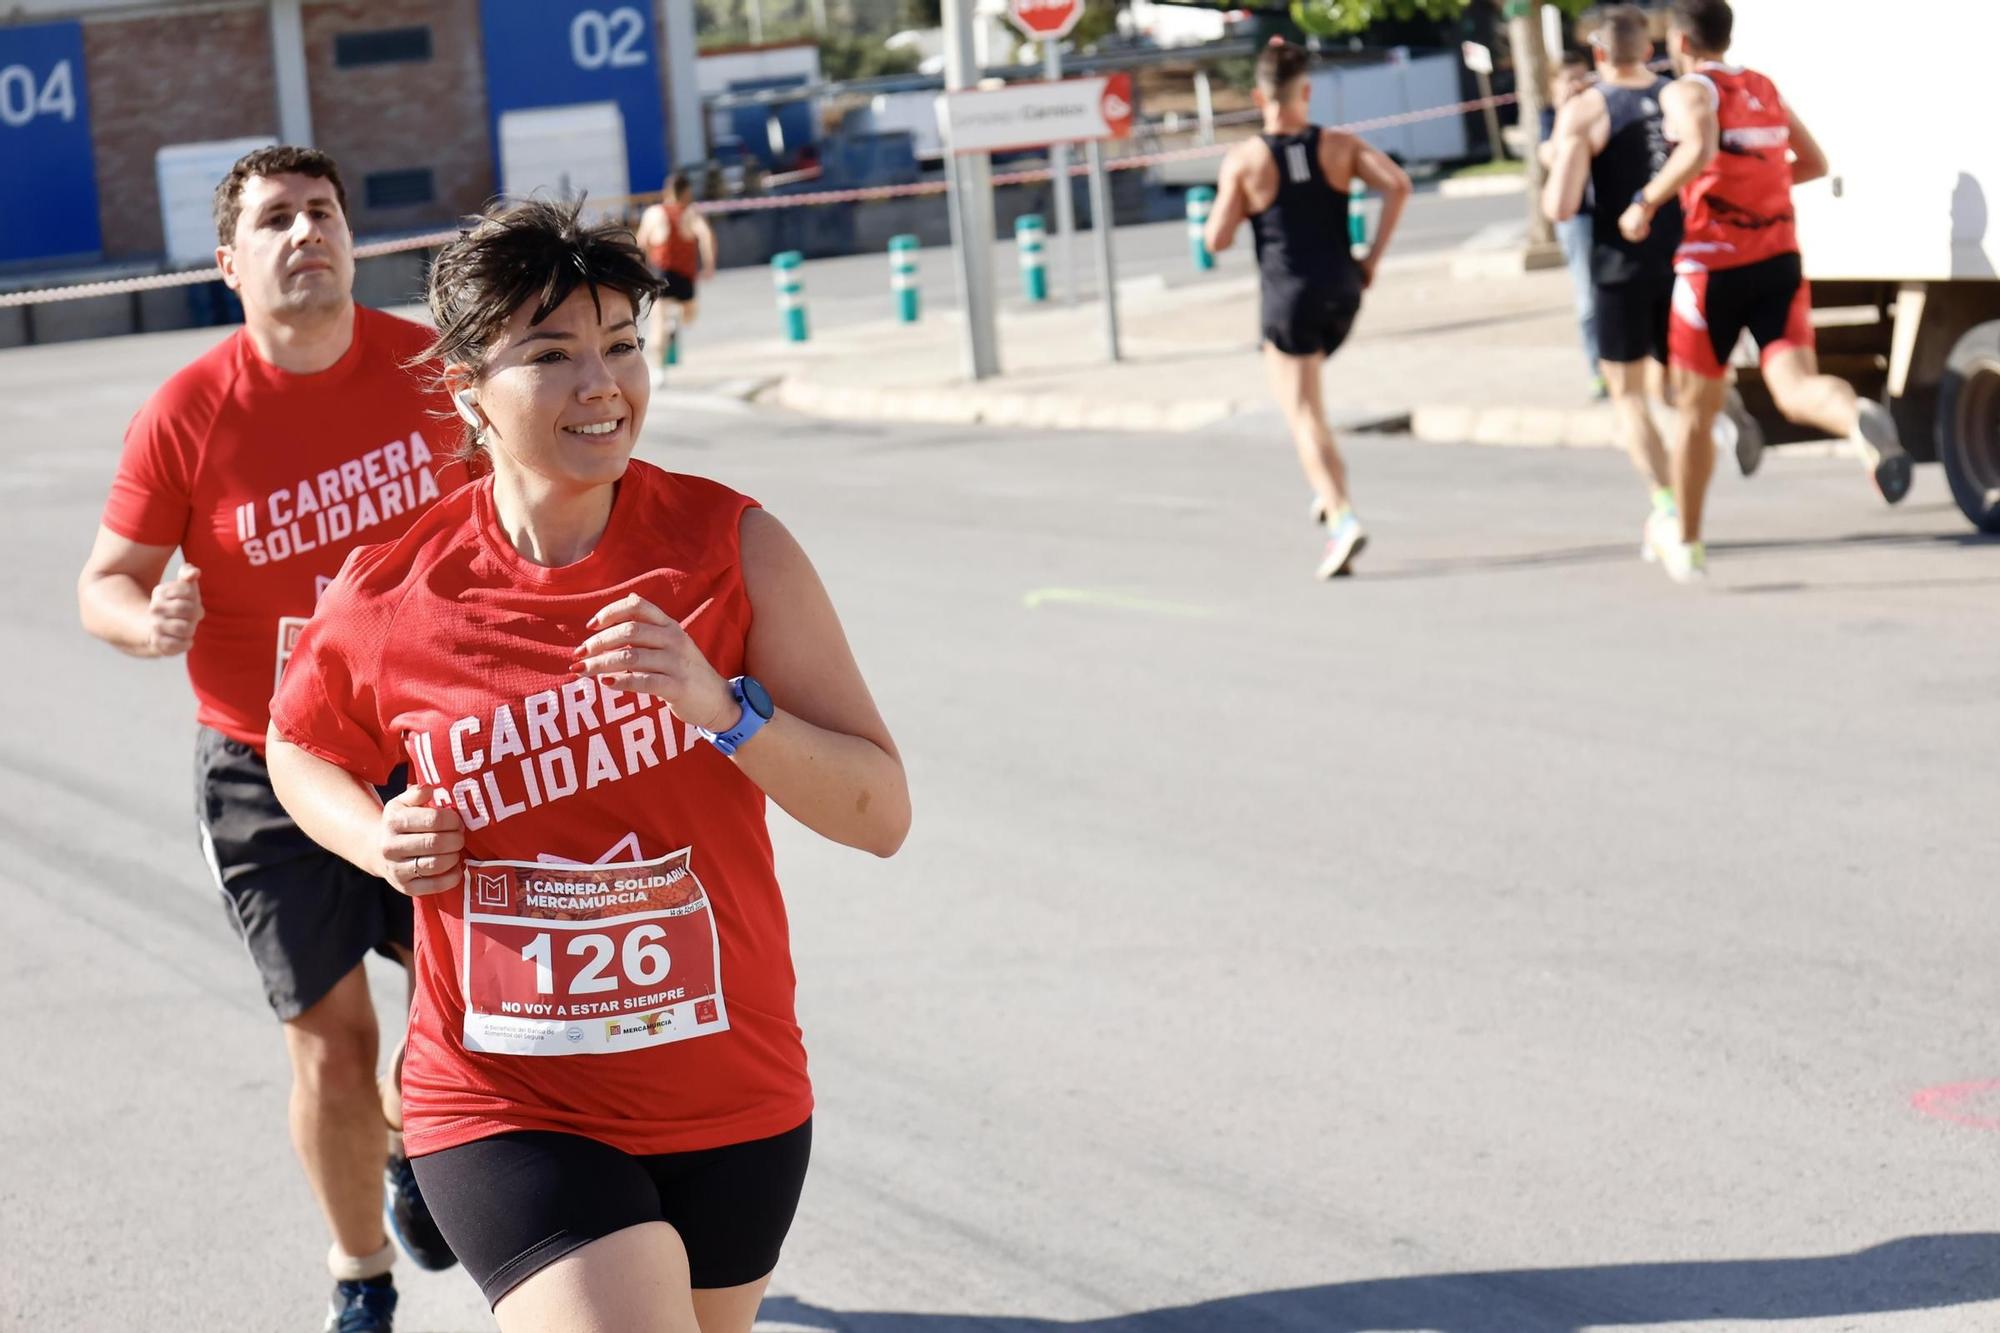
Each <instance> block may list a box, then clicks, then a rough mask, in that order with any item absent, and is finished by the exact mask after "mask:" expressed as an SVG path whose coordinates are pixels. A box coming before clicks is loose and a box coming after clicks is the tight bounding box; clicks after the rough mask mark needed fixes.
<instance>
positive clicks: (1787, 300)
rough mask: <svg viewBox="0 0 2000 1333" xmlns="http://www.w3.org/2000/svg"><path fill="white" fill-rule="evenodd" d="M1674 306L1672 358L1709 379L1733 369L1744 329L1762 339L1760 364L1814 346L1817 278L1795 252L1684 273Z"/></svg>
mask: <svg viewBox="0 0 2000 1333" xmlns="http://www.w3.org/2000/svg"><path fill="white" fill-rule="evenodd" d="M1673 311H1674V319H1673V332H1672V334H1671V340H1672V344H1673V347H1672V351H1673V364H1674V365H1676V366H1680V367H1682V368H1683V369H1686V370H1690V371H1693V372H1694V373H1695V374H1697V375H1700V376H1701V377H1702V378H1704V379H1711V380H1719V379H1721V378H1722V377H1723V376H1724V375H1725V374H1727V373H1728V367H1729V358H1730V356H1731V354H1732V353H1734V352H1735V350H1736V343H1737V341H1738V340H1739V339H1740V338H1742V336H1743V334H1744V333H1745V331H1748V333H1749V334H1750V336H1751V337H1752V338H1755V339H1756V340H1757V360H1758V364H1759V365H1761V364H1763V363H1764V362H1766V361H1768V360H1770V359H1771V357H1773V356H1774V355H1776V354H1777V353H1779V352H1782V351H1785V350H1786V349H1788V348H1794V347H1797V348H1803V349H1805V350H1807V351H1811V350H1812V349H1813V322H1812V284H1811V283H1809V282H1807V281H1806V278H1805V273H1804V270H1803V269H1802V267H1801V265H1800V261H1799V257H1798V255H1797V254H1796V253H1789V254H1782V255H1774V256H1772V257H1771V258H1770V259H1765V260H1760V261H1759V262H1757V263H1755V264H1745V265H1743V266H1742V267H1741V268H1722V269H1715V270H1713V271H1709V270H1707V269H1695V270H1691V271H1689V272H1685V273H1682V274H1681V275H1680V276H1679V279H1678V280H1677V281H1676V283H1675V285H1674V301H1673Z"/></svg>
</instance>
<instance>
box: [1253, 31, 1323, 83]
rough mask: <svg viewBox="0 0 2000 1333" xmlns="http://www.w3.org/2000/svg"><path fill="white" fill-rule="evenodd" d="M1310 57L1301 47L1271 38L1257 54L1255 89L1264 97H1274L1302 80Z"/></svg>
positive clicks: (1309, 62)
mask: <svg viewBox="0 0 2000 1333" xmlns="http://www.w3.org/2000/svg"><path fill="white" fill-rule="evenodd" d="M1311 63H1312V56H1311V55H1310V54H1309V53H1308V52H1307V51H1306V49H1305V48H1304V47H1303V46H1299V45H1297V44H1296V43H1293V42H1288V41H1286V40H1285V39H1284V38H1282V37H1273V38H1272V39H1271V43H1270V45H1268V46H1266V47H1265V48H1264V49H1263V50H1262V51H1260V52H1258V53H1257V87H1258V88H1259V89H1261V90H1262V91H1263V93H1264V95H1265V96H1266V97H1276V96H1277V95H1278V94H1279V93H1282V92H1283V91H1285V89H1287V88H1289V87H1291V86H1292V84H1293V82H1294V81H1296V80H1298V79H1301V78H1304V77H1305V72H1306V67H1307V66H1308V65H1310V64H1311Z"/></svg>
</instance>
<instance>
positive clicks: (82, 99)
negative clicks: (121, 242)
mask: <svg viewBox="0 0 2000 1333" xmlns="http://www.w3.org/2000/svg"><path fill="white" fill-rule="evenodd" d="M103 248H104V240H103V237H102V235H101V234H100V233H99V231H98V229H97V175H96V172H95V170H94V169H93V167H92V164H91V157H90V99H89V97H88V95H87V90H86V89H85V88H84V83H83V25H82V24H81V23H41V24H36V25H34V26H32V27H25V28H6V27H0V264H6V263H19V262H21V261H23V260H31V259H54V258H59V257H63V256H75V257H82V258H88V257H91V256H95V255H96V254H97V253H98V252H99V251H101V250H102V249H103Z"/></svg>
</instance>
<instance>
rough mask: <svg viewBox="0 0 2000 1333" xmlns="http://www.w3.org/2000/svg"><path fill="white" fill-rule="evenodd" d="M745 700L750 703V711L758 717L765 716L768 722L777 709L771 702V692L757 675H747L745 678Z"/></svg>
mask: <svg viewBox="0 0 2000 1333" xmlns="http://www.w3.org/2000/svg"><path fill="white" fill-rule="evenodd" d="M743 702H744V703H746V704H748V705H750V711H751V712H753V713H755V714H756V715H757V716H758V717H761V718H763V719H764V720H765V721H766V722H768V721H770V720H771V714H772V713H774V712H776V711H777V710H776V709H775V708H774V707H773V706H772V704H771V695H770V692H769V691H768V690H766V689H765V688H764V687H763V685H762V684H760V683H759V682H758V680H757V678H756V677H755V676H745V677H744V678H743Z"/></svg>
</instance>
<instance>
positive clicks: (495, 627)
mask: <svg viewBox="0 0 2000 1333" xmlns="http://www.w3.org/2000/svg"><path fill="white" fill-rule="evenodd" d="M653 289H654V285H653V280H652V278H651V276H650V275H649V274H648V272H647V270H646V266H645V261H644V258H643V257H642V255H641V254H640V252H639V250H638V248H637V246H636V245H635V243H634V242H633V240H632V237H631V236H630V235H629V234H628V233H626V232H624V231H622V230H618V229H616V228H614V227H610V226H596V227H589V226H585V225H583V224H581V223H580V222H579V221H578V217H577V210H576V209H575V207H574V206H570V205H558V204H552V203H546V202H539V201H538V202H528V203H517V204H511V205H504V206H496V208H495V209H494V210H492V211H489V213H488V214H487V215H486V216H485V217H483V218H481V219H479V220H478V222H477V223H476V225H474V226H472V227H471V228H470V229H469V230H468V231H466V232H465V233H463V234H462V235H461V236H460V237H459V239H458V240H457V241H455V242H454V243H453V244H451V245H450V246H448V247H446V249H445V250H444V252H443V253H442V254H441V255H440V256H439V258H438V261H437V263H436V265H435V266H434V268H433V270H432V275H431V284H430V306H431V311H432V314H433V318H434V321H435V323H436V326H437V329H438V339H437V342H436V344H435V346H434V347H433V348H431V349H430V353H429V354H430V355H433V356H435V357H437V358H438V359H439V360H441V361H442V363H443V364H444V366H445V371H444V375H445V379H446V387H447V389H449V390H450V392H451V393H452V395H453V398H454V400H455V402H456V405H457V407H458V409H459V411H460V413H461V414H462V415H463V416H464V417H465V419H466V422H467V424H468V427H469V434H470V444H471V449H472V450H473V451H474V452H476V454H477V455H478V456H479V457H480V459H482V460H483V462H484V464H485V465H486V466H487V467H488V468H489V469H490V470H489V471H488V472H487V474H486V475H484V476H482V477H481V478H480V479H479V480H477V481H475V482H473V483H472V484H470V485H467V486H465V487H462V488H461V489H459V490H458V491H457V492H455V493H453V494H452V495H450V496H449V497H447V498H446V499H445V500H443V501H442V502H440V503H439V504H438V505H437V506H435V507H434V508H433V509H432V510H431V511H430V512H428V513H427V514H425V515H424V516H423V518H421V519H420V520H419V521H418V522H417V523H416V524H415V525H414V526H413V527H412V528H411V529H410V530H409V532H408V533H407V534H406V535H405V536H403V537H402V538H401V539H399V540H397V541H395V542H393V543H390V544H387V545H383V546H376V547H370V548H368V549H366V550H363V551H360V552H357V553H356V555H355V556H354V557H353V558H352V559H350V560H349V561H348V562H347V564H346V566H345V567H344V568H343V569H342V571H341V574H340V577H339V579H338V580H336V581H335V583H334V584H333V585H332V586H331V587H329V588H328V589H327V591H326V594H325V596H324V597H323V598H322V599H321V602H320V606H319V609H318V612H317V613H316V614H315V616H314V617H313V619H312V621H311V623H310V624H309V625H308V626H307V627H306V629H305V631H304V632H303V634H302V635H301V636H300V639H299V643H298V646H297V648H296V649H295V652H294V656H293V660H292V664H291V667H290V669H289V670H288V671H287V673H286V676H285V679H284V685H283V689H282V690H281V691H280V693H279V695H278V697H277V699H275V700H274V701H273V704H272V723H271V731H270V737H269V749H270V763H271V771H272V779H273V782H274V784H275V786H276V788H277V791H278V794H279V796H280V798H281V799H282V800H283V801H284V803H285V806H286V808H287V809H288V810H290V811H291V813H292V815H293V816H294V817H295V818H296V819H297V820H298V821H299V823H300V825H301V826H302V827H304V828H305V829H306V831H307V832H308V833H310V834H311V835H312V836H313V837H314V838H315V839H317V840H318V841H319V842H320V843H322V844H323V845H325V846H326V847H328V848H329V849H331V850H333V851H335V852H337V853H339V854H340V855H341V856H343V857H345V858H346V859H348V860H349V861H351V862H353V863H354V864H356V865H358V866H361V867H363V868H365V869H368V870H370V871H373V872H375V873H378V874H380V875H382V876H383V877H384V878H386V879H387V880H389V882H390V883H392V884H394V885H395V886H397V887H398V888H400V889H401V890H402V891H403V892H405V893H407V894H409V895H411V896H412V897H413V898H414V899H415V900H416V905H417V931H416V941H417V947H416V978H417V980H416V987H417V995H416V1000H415V1002H414V1013H413V1016H412V1019H411V1032H410V1041H409V1054H408V1056H407V1059H406V1063H405V1065H404V1070H403V1095H404V1103H403V1105H404V1134H405V1143H406V1145H407V1150H408V1152H409V1154H410V1157H411V1159H412V1161H413V1163H414V1165H415V1169H416V1172H417V1176H418V1179H419V1180H420V1181H421V1182H422V1184H423V1187H424V1190H425V1193H426V1195H427V1197H428V1198H429V1199H430V1202H431V1206H432V1209H433V1211H434V1213H435V1215H436V1217H437V1220H438V1224H439V1226H440V1228H441V1229H442V1230H443V1232H444V1233H445V1235H446V1236H447V1237H448V1238H449V1239H450V1241H451V1243H452V1246H453V1249H454V1250H455V1251H456V1253H457V1254H458V1255H459V1257H460V1259H461V1260H462V1261H463V1262H464V1264H465V1266H466V1268H467V1271H469V1272H470V1273H471V1274H472V1275H473V1276H474V1277H475V1278H476V1279H477V1280H478V1281H479V1283H480V1286H481V1288H482V1289H483V1290H484V1292H485V1294H486V1297H487V1299H488V1301H489V1302H491V1303H492V1305H493V1307H494V1313H495V1316H496V1317H497V1319H498V1320H499V1323H500V1327H501V1328H502V1329H503V1330H506V1331H507V1333H516V1331H517V1330H551V1331H554V1330H562V1331H563V1333H589V1331H590V1330H605V1331H606V1333H610V1331H611V1330H618V1331H619V1333H696V1331H697V1330H699V1333H747V1330H748V1329H749V1328H750V1326H751V1323H752V1320H753V1319H754V1318H755V1315H756V1311H757V1306H758V1301H759V1299H760V1297H761V1295H762V1293H763V1290H764V1285H765V1282H766V1280H767V1279H768V1277H769V1275H770V1272H771V1269H772V1267H773V1266H774V1265H775V1264H776V1262H777V1258H778V1251H779V1246H780V1244H781V1243H782V1241H783V1239H784V1236H785V1232H786V1230H787V1228H788V1227H789V1226H790V1224H791V1220H792V1215H793V1211H794V1209H795V1207H796V1205H797V1202H798V1198H799V1190H800V1187H801V1185H802V1183H803V1180H804V1174H805V1167H806V1159H807V1155H808V1148H809V1143H810V1137H811V1120H810V1116H811V1112H812V1092H811V1087H810V1085H809V1082H808V1080H807V1077H806V1061H805V1051H804V1048H803V1046H802V1045H801V1042H800V1037H799V1029H798V1026H797V1023H796V1022H795V1020H794V1018H793V1003H792V1000H793V973H792V963H791V953H790V945H789V940H788V937H787V930H786V921H785V909H784V902H783V899H782V897H781V895H780V893H779V888H778V883H777V879H776V877H775V875H774V873H773V869H772V860H771V843H770V838H769V835H768V834H767V832H766V829H765V820H764V814H765V799H766V797H767V796H768V797H769V798H770V799H771V800H775V801H776V802H777V803H778V804H779V805H781V806H782V807H784V809H785V810H786V811H787V812H789V813H790V814H791V815H793V816H794V817H795V818H796V819H798V820H799V821H800V822H801V823H803V824H805V825H806V826H807V827H808V828H811V829H813V830H814V831H815V832H818V833H820V834H822V835H824V836H826V837H829V838H832V839H834V840H836V841H838V842H842V843H846V844H848V845H850V846H854V847H860V848H865V849H867V850H869V851H873V852H875V853H877V854H878V855H882V856H887V855H890V854H891V853H893V852H894V851H895V850H896V849H897V848H898V846H900V845H901V843H902V841H903V838H904V835H905V834H906V832H907V831H908V828H909V821H910V806H909V795H908V788H907V786H906V783H905V780H904V774H903V769H902V763H901V760H900V759H899V758H898V756H897V752H896V748H895V745H894V743H893V742H892V741H891V740H890V737H889V733H888V729H887V728H886V727H885V726H884V725H883V722H882V719H881V716H880V715H879V714H878V713H877V711H876V708H875V705H874V702H873V701H872V699H871V698H870V697H869V692H868V687H867V685H866V684H865V683H864V682H863V680H862V677H861V673H860V671H859V669H858V668H857V667H856V665H855V662H854V658H853V656H852V654H851V653H850V651H849V649H848V646H847V641H846V638H845V636H844V635H843V633H842V630H841V626H840V620H839V617H838V616H837V615H836V614H835V612H834V609H833V606H832V604H831V602H830V601H829V600H828V598H827V594H826V592H825V590H824V588H823V587H822V586H821V584H820V582H819V579H818V577H817V576H816V575H815V573H814V572H813V568H812V565H811V564H810V562H809V561H808V560H807V559H806V556H805V554H804V552H803V551H801V550H800V548H799V546H798V544H797V542H795V541H794V540H793V539H792V537H791V534H790V533H789V532H787V531H786V529H785V528H784V526H783V525H782V524H780V523H779V522H778V521H777V520H776V519H774V518H772V517H771V516H770V515H769V514H767V513H765V512H764V511H763V510H762V509H760V508H758V507H757V504H756V502H755V501H753V500H750V499H748V498H747V497H745V496H742V495H738V494H737V493H736V492H734V491H731V490H729V489H728V488H726V487H724V486H721V485H718V484H717V483H714V482H711V481H706V480H703V479H700V478H697V477H690V476H681V475H677V474H674V473H669V472H664V471H662V470H660V469H659V468H656V467H653V466H651V465H650V464H647V463H643V462H639V461H636V460H634V459H633V458H632V451H633V448H634V446H635V445H636V443H637V442H638V438H639V431H640V427H641V425H642V423H643V422H644V419H645V412H646V402H647V396H648V392H649V390H648V384H647V374H646V365H645V358H644V353H643V350H642V347H643V340H642V339H641V338H640V336H639V325H638V320H639V319H640V317H641V315H642V313H643V310H644V307H645V304H646V302H647V300H648V299H649V298H650V297H651V296H652V294H653ZM405 758H406V759H407V760H408V762H409V765H410V771H411V775H412V782H413V785H412V786H411V787H410V788H409V790H408V791H406V792H405V793H403V794H402V795H400V796H398V797H396V798H395V799H393V800H391V801H389V802H388V803H387V805H386V806H384V805H383V804H382V803H381V802H380V801H379V800H378V799H377V798H376V796H375V795H374V791H373V789H372V788H371V787H370V786H369V785H368V784H369V783H370V782H373V781H379V780H380V779H382V778H383V777H385V776H386V775H387V774H388V772H389V770H390V768H391V767H393V766H394V764H395V763H396V762H397V761H398V760H399V759H405Z"/></svg>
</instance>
